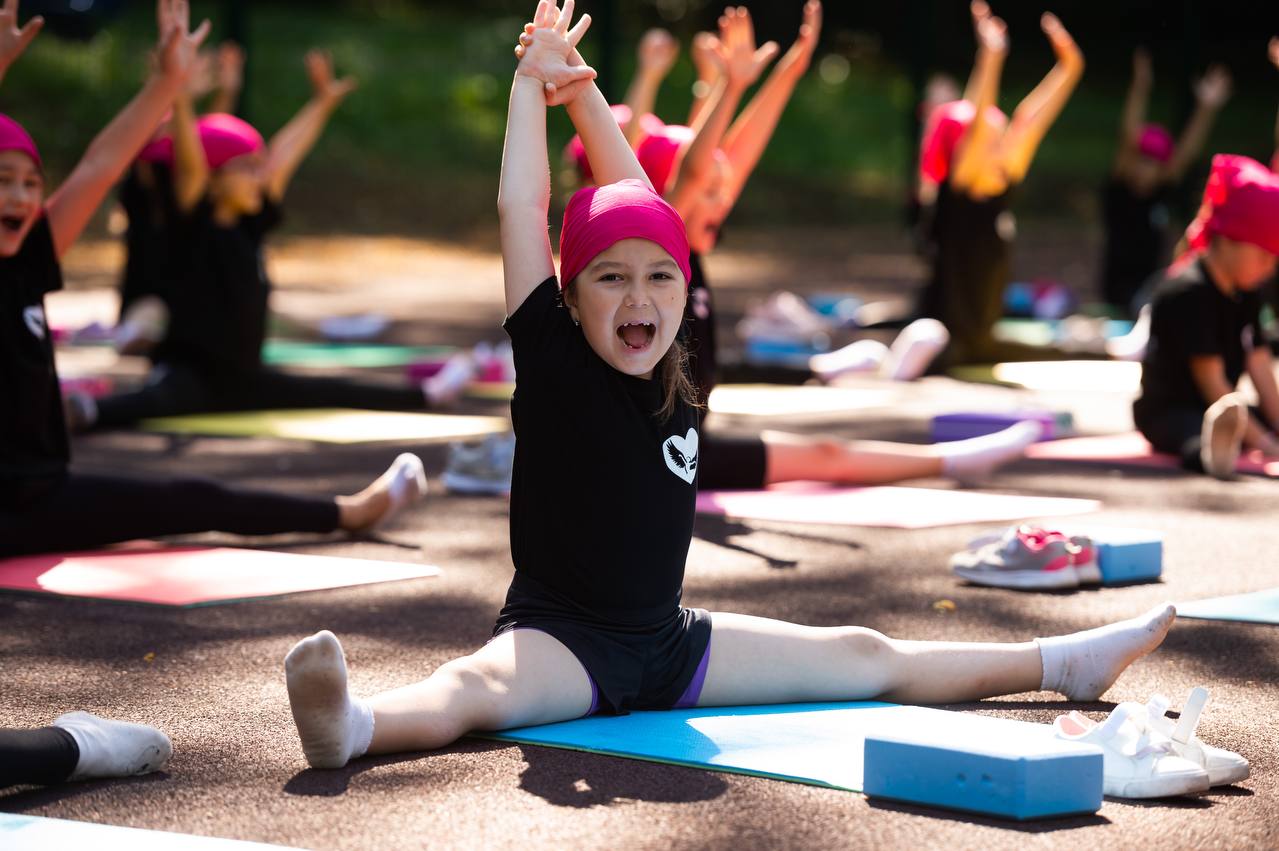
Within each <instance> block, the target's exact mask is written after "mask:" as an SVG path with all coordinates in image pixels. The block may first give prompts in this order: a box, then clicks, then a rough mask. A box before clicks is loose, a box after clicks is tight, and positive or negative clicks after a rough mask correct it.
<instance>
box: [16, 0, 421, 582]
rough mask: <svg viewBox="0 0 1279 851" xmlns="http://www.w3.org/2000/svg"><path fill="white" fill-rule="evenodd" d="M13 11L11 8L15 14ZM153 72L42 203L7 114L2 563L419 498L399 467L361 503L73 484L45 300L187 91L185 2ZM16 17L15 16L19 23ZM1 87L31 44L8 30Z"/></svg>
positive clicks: (289, 523) (29, 146) (336, 521)
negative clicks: (64, 263)
mask: <svg viewBox="0 0 1279 851" xmlns="http://www.w3.org/2000/svg"><path fill="white" fill-rule="evenodd" d="M15 5H16V4H14V3H12V2H11V3H10V5H9V6H7V7H6V8H7V9H8V8H13V6H15ZM158 8H159V20H160V24H161V28H160V33H161V38H160V43H159V45H158V47H157V50H156V63H155V70H154V71H153V72H152V73H151V75H150V77H149V78H148V80H147V82H146V84H145V85H144V86H143V88H142V91H141V92H139V93H138V95H137V96H136V97H135V98H134V99H133V100H132V101H130V102H129V104H128V105H127V106H126V107H125V108H124V109H123V110H122V111H121V112H120V114H119V115H117V116H116V117H115V119H113V120H112V122H111V123H110V124H108V125H107V127H106V128H105V129H104V130H103V131H102V132H101V133H99V134H98V136H97V138H95V139H94V141H93V143H92V144H91V145H90V146H89V149H88V150H87V151H86V152H85V155H84V157H83V158H82V159H81V160H80V162H79V164H78V165H77V166H76V167H75V169H74V170H73V171H72V172H71V174H70V175H69V176H68V177H67V179H66V181H64V182H63V184H62V185H61V186H59V187H58V189H57V190H56V191H54V192H53V193H51V194H49V195H48V197H47V198H46V196H45V176H44V169H43V164H42V162H41V159H40V154H39V150H38V149H37V147H36V144H35V142H34V141H33V140H32V138H31V137H30V136H29V135H28V134H27V132H26V131H25V130H24V129H23V128H22V126H21V125H20V124H18V122H16V121H14V120H13V119H12V118H10V117H8V116H5V115H0V396H3V397H4V398H5V399H6V400H7V404H8V405H9V406H10V408H9V409H8V411H9V412H7V413H6V414H5V415H4V416H3V417H0V557H2V556H10V555H17V554H22V553H36V552H50V551H56V550H68V549H87V548H91V547H95V546H100V545H102V544H107V543H114V542H117V541H127V540H132V539H134V538H146V537H154V536H158V535H173V534H184V533H190V532H203V531H210V530H216V531H225V532H235V533H240V534H249V535H258V534H273V533H277V532H293V531H310V532H329V531H334V530H336V529H339V528H341V529H347V530H358V529H364V528H368V527H369V526H371V525H373V524H375V523H377V522H380V521H381V520H383V519H385V518H387V517H389V516H390V515H391V514H392V513H393V512H394V511H395V510H396V509H397V508H399V507H402V506H404V505H406V504H408V503H409V502H411V501H413V500H414V499H416V498H418V497H419V496H420V495H421V493H422V492H423V489H424V488H425V479H424V477H423V475H422V469H421V462H420V461H419V460H418V459H417V458H416V457H414V456H411V455H404V456H401V457H400V458H399V459H397V461H396V463H395V465H394V466H393V467H392V468H391V470H390V471H388V472H387V474H386V475H384V476H383V477H382V478H380V479H378V481H376V482H374V483H373V484H372V485H370V486H369V487H368V488H367V489H366V490H364V491H362V492H361V493H360V494H357V495H355V496H340V497H311V496H299V495H291V494H283V493H274V492H263V491H249V490H242V489H236V488H229V487H225V486H223V485H220V484H218V483H216V482H211V481H206V480H204V479H195V478H171V479H159V480H149V479H140V478H134V477H124V476H114V475H96V474H85V473H78V472H73V471H70V470H69V469H68V467H69V464H70V455H71V449H70V443H69V440H68V438H67V432H66V427H65V424H64V419H63V404H62V397H61V393H60V391H59V387H58V374H57V370H56V368H55V366H54V360H53V343H52V338H51V335H50V333H49V328H48V325H47V324H46V322H45V316H44V296H45V294H46V293H49V292H52V291H54V290H58V289H60V288H61V287H62V272H61V267H60V263H59V260H60V258H61V257H62V256H63V255H64V254H65V253H66V251H67V250H68V249H69V248H70V247H71V245H72V244H73V243H74V242H75V241H76V239H77V238H78V237H79V236H80V233H81V231H83V230H84V227H85V225H86V224H87V223H88V221H89V219H90V217H91V216H92V215H93V212H94V210H95V209H97V207H98V205H99V204H101V203H102V200H103V199H104V198H105V197H106V194H107V192H108V191H109V190H110V188H111V185H112V184H113V183H114V182H115V181H116V180H118V179H119V177H120V174H121V173H122V172H123V171H124V169H125V168H126V167H127V165H128V164H129V163H130V162H132V161H133V159H134V157H135V156H136V155H137V152H138V149H139V148H141V147H142V145H143V143H145V142H146V140H147V139H148V138H149V137H150V136H151V134H152V132H153V131H154V130H155V128H156V127H157V126H158V125H159V123H160V121H161V120H162V119H163V118H164V115H165V113H166V112H167V111H168V110H169V107H170V105H171V104H172V102H173V99H174V98H175V97H176V96H177V95H178V93H179V92H180V91H181V90H182V87H183V86H184V84H185V81H186V77H187V75H188V74H189V72H190V69H191V65H192V62H193V57H194V56H195V52H196V48H197V47H198V45H199V43H200V41H201V40H202V39H203V38H204V36H205V34H206V33H207V31H208V25H207V23H206V24H205V25H204V26H202V27H201V28H200V29H198V30H197V31H196V32H195V33H190V32H188V29H187V21H188V16H189V13H188V8H187V3H186V0H159V3H158ZM15 11H16V10H15ZM0 30H3V31H4V32H5V33H6V35H5V37H3V38H0V76H2V74H3V70H4V69H7V68H8V66H9V65H10V64H11V63H12V62H13V61H14V59H16V58H17V56H18V55H19V54H20V53H21V51H22V49H23V48H24V47H25V46H26V41H29V38H30V35H31V34H33V33H32V31H31V30H28V31H27V32H28V36H27V38H26V41H24V40H23V39H21V38H16V37H13V34H14V33H15V32H16V30H13V29H12V28H11V27H9V28H5V27H0Z"/></svg>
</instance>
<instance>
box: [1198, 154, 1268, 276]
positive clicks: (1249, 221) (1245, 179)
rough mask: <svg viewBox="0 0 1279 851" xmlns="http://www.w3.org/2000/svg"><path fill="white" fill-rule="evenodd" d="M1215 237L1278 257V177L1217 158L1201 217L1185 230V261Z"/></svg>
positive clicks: (1248, 163)
mask: <svg viewBox="0 0 1279 851" xmlns="http://www.w3.org/2000/svg"><path fill="white" fill-rule="evenodd" d="M1214 236H1224V237H1225V238H1227V239H1233V240H1235V241H1237V242H1248V243H1251V244H1253V245H1256V246H1258V247H1259V248H1262V249H1265V250H1266V251H1269V252H1270V253H1271V254H1275V255H1279V175H1276V174H1275V173H1274V172H1273V171H1271V170H1270V169H1268V168H1266V167H1265V166H1264V165H1262V164H1261V163H1259V162H1257V161H1256V160H1254V159H1249V158H1248V157H1242V156H1239V155H1237V154H1217V155H1216V156H1215V157H1213V158H1212V172H1211V173H1210V174H1209V175H1208V183H1207V184H1206V185H1205V186H1204V197H1203V203H1202V204H1201V205H1200V207H1199V214H1198V215H1197V216H1195V220H1194V221H1193V222H1191V223H1190V227H1188V228H1186V242H1187V244H1188V246H1189V248H1188V249H1187V251H1186V254H1185V255H1183V256H1182V258H1181V259H1182V260H1184V259H1185V258H1186V257H1188V256H1190V255H1192V254H1194V253H1197V252H1201V251H1203V250H1205V249H1206V248H1207V247H1208V243H1209V242H1211V241H1212V237H1214Z"/></svg>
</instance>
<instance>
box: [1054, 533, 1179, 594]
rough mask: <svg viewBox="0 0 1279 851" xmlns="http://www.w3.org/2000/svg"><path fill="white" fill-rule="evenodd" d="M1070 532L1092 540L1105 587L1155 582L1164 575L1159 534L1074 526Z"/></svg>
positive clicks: (1161, 544) (1162, 546)
mask: <svg viewBox="0 0 1279 851" xmlns="http://www.w3.org/2000/svg"><path fill="white" fill-rule="evenodd" d="M1069 532H1070V534H1072V535H1087V536H1088V537H1090V538H1092V542H1093V545H1094V546H1096V548H1097V566H1098V567H1100V568H1101V581H1102V584H1103V585H1118V584H1122V583H1125V582H1141V581H1142V580H1154V579H1158V578H1159V575H1160V574H1161V573H1162V572H1163V556H1164V542H1163V535H1161V534H1160V533H1159V532H1152V531H1150V530H1149V529H1111V528H1098V527H1091V528H1090V527H1073V526H1072V527H1070V530H1069Z"/></svg>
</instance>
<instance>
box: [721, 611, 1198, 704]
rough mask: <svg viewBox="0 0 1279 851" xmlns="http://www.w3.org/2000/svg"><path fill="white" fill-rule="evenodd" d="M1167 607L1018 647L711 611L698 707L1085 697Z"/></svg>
mask: <svg viewBox="0 0 1279 851" xmlns="http://www.w3.org/2000/svg"><path fill="white" fill-rule="evenodd" d="M1175 617H1176V610H1174V609H1173V607H1172V606H1160V607H1158V608H1155V609H1152V610H1151V611H1149V612H1147V613H1146V614H1145V615H1142V616H1140V617H1137V618H1133V619H1132V620H1127V621H1120V622H1119V623H1115V624H1110V625H1109V626H1104V627H1099V628H1097V629H1092V630H1087V631H1085V632H1078V633H1074V634H1072V635H1066V636H1060V637H1055V638H1040V639H1036V640H1034V641H1028V642H1024V643H1018V644H975V643H961V642H949V641H904V640H900V639H893V638H888V637H887V636H884V635H882V634H881V633H878V632H876V631H874V630H871V629H865V628H863V627H852V626H850V627H812V626H800V625H797V624H792V623H786V622H784V621H776V620H771V619H768V618H758V617H751V616H749V615H736V614H727V613H720V612H716V613H714V614H712V615H711V623H712V631H711V645H710V662H709V664H708V666H707V671H706V681H705V683H704V685H703V687H702V692H701V695H700V697H699V699H698V705H699V706H732V705H741V704H757V703H796V702H803V701H824V700H868V699H871V698H883V699H887V700H893V701H899V702H904V703H959V702H963V701H968V700H978V699H981V698H984V697H994V696H996V695H1001V694H1017V693H1020V692H1027V691H1038V690H1041V689H1043V690H1047V691H1058V692H1061V693H1063V694H1065V695H1066V697H1068V698H1069V699H1071V700H1095V699H1097V698H1098V697H1100V696H1101V695H1102V694H1103V693H1104V692H1105V691H1106V689H1108V688H1109V687H1110V685H1111V684H1112V683H1113V682H1114V681H1115V680H1116V679H1117V678H1118V677H1119V674H1120V673H1122V672H1123V670H1124V669H1125V668H1127V667H1128V666H1129V665H1130V664H1132V663H1133V662H1134V661H1135V660H1137V659H1138V658H1140V657H1141V656H1144V655H1145V654H1147V653H1149V652H1150V651H1151V650H1154V649H1155V648H1156V647H1158V646H1159V644H1160V642H1162V641H1163V639H1164V636H1165V635H1166V634H1167V632H1168V630H1169V628H1171V626H1172V622H1173V619H1174V618H1175Z"/></svg>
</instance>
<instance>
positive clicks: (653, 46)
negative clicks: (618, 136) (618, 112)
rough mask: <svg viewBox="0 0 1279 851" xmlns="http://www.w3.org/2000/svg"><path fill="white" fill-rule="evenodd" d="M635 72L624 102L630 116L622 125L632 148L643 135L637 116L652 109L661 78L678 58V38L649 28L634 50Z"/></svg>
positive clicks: (663, 31) (663, 77)
mask: <svg viewBox="0 0 1279 851" xmlns="http://www.w3.org/2000/svg"><path fill="white" fill-rule="evenodd" d="M635 58H636V64H635V76H634V77H632V78H631V84H630V86H629V87H627V89H626V100H625V103H626V106H627V107H628V108H629V109H630V111H631V118H630V121H628V122H627V123H626V124H625V125H624V126H623V127H622V133H623V134H624V135H625V136H626V143H627V144H628V145H630V146H631V147H632V148H634V147H635V146H636V145H638V144H639V143H640V139H641V138H643V135H644V131H643V122H642V121H641V120H640V119H642V118H643V117H644V116H645V115H648V114H649V113H650V112H652V111H653V105H654V104H656V103H657V92H658V90H660V89H661V87H662V81H663V80H665V79H666V75H667V74H669V73H670V72H671V66H673V65H674V64H675V60H676V59H678V58H679V42H677V41H676V40H675V39H674V38H673V37H672V36H671V34H670V33H669V32H667V31H666V30H663V29H651V30H649V31H648V32H646V33H644V37H643V38H642V39H640V43H639V49H638V50H637V51H636V55H635Z"/></svg>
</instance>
